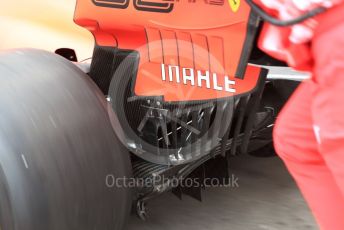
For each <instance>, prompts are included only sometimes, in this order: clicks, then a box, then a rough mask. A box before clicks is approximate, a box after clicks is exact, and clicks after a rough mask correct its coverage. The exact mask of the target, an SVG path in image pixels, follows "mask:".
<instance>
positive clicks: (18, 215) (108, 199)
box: [0, 0, 307, 230]
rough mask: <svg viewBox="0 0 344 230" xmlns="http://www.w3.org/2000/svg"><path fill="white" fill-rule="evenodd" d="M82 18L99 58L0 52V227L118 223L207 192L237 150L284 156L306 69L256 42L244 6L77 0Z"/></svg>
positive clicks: (253, 20)
mask: <svg viewBox="0 0 344 230" xmlns="http://www.w3.org/2000/svg"><path fill="white" fill-rule="evenodd" d="M74 21H75V23H76V24H78V25H80V26H82V27H84V28H86V29H87V30H89V31H90V32H91V33H92V34H93V36H94V38H95V42H96V45H95V48H94V53H93V56H92V60H91V62H90V64H87V63H78V62H77V59H76V54H75V53H74V51H73V50H71V49H59V50H57V51H56V54H53V53H49V52H46V51H41V50H33V49H31V50H30V49H19V50H12V51H3V52H1V53H0V89H1V91H0V115H1V116H0V166H1V167H0V229H4V230H15V229H25V230H40V229H42V230H43V229H82V230H88V229H90V230H91V229H92V230H93V229H102V230H103V229H109V230H110V229H111V230H114V229H115V230H120V229H123V228H124V226H125V222H126V220H127V218H128V216H129V213H130V210H132V209H133V208H134V210H136V212H137V214H138V216H139V217H140V218H142V219H145V218H146V210H145V204H146V203H147V202H148V201H149V199H151V198H153V197H155V196H158V195H160V194H162V193H164V192H168V191H171V192H173V193H174V194H175V195H177V196H178V197H181V196H182V195H183V194H186V195H189V196H192V197H194V198H196V199H198V200H201V198H202V196H201V191H202V189H203V188H204V180H205V178H222V179H224V180H221V181H222V182H223V183H226V179H228V178H229V172H228V162H229V161H230V159H231V157H233V156H235V155H238V154H245V153H249V154H251V155H254V156H258V157H264V156H271V155H273V154H274V151H273V147H272V137H271V133H272V128H273V125H274V121H275V119H276V116H277V114H278V112H279V111H280V109H281V107H282V106H283V104H284V103H285V102H286V100H287V99H288V97H289V96H290V95H291V93H292V92H293V91H294V89H295V88H296V87H297V85H298V84H299V82H300V80H302V79H303V78H305V77H307V76H306V75H304V74H300V73H297V72H294V71H292V70H290V69H288V68H287V67H286V66H285V64H284V63H282V62H279V61H277V60H275V59H273V58H271V57H268V56H266V55H265V54H263V53H262V52H261V51H260V50H259V49H258V48H257V47H256V45H255V44H256V41H257V36H258V35H259V32H260V29H261V24H262V23H261V20H260V18H259V17H258V16H257V15H256V14H255V13H254V12H252V11H251V9H250V7H249V6H248V5H247V4H246V3H245V2H242V1H240V0H229V1H225V0H204V1H203V0H200V1H196V0H188V1H179V0H78V1H77V6H76V10H75V16H74ZM28 36H29V35H28ZM57 54H58V55H57ZM61 56H62V57H61ZM188 178H197V179H198V181H201V183H199V184H197V186H182V185H183V181H185V180H186V179H188ZM148 182H150V183H148ZM152 182H153V183H152ZM175 182H176V183H175Z"/></svg>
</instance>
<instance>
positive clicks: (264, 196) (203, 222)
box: [127, 156, 318, 230]
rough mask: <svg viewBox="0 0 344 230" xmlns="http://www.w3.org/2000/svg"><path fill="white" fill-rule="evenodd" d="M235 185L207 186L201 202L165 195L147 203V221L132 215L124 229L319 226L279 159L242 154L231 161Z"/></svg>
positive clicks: (290, 229) (294, 229)
mask: <svg viewBox="0 0 344 230" xmlns="http://www.w3.org/2000/svg"><path fill="white" fill-rule="evenodd" d="M231 173H233V175H235V176H236V177H238V185H239V187H235V188H208V189H206V190H205V191H203V202H202V203H201V202H199V201H196V200H194V199H192V198H190V197H188V196H184V197H183V200H182V201H181V200H179V199H178V198H177V197H175V196H174V195H172V194H170V193H167V194H164V195H162V196H160V197H158V198H156V199H154V200H152V201H150V202H149V203H148V216H149V218H148V220H147V221H142V220H140V219H138V218H137V217H136V216H135V215H132V216H131V218H130V222H129V226H128V227H127V230H138V229H140V230H190V229H191V230H196V229H197V230H210V229H211V230H311V229H318V227H317V226H316V224H315V221H314V218H313V216H312V214H311V213H310V211H309V208H308V207H307V205H306V204H305V202H304V199H303V198H302V196H301V194H300V192H299V190H298V189H297V187H296V185H295V183H294V181H293V179H292V178H291V177H290V175H289V174H288V172H287V170H286V169H285V167H284V165H283V163H282V162H281V161H280V159H278V158H277V157H275V158H255V157H250V156H241V157H237V158H233V159H232V161H231Z"/></svg>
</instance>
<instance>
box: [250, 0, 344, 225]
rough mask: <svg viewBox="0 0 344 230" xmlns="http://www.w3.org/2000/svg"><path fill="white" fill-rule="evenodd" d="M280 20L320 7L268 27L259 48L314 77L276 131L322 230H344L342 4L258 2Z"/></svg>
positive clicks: (281, 150)
mask: <svg viewBox="0 0 344 230" xmlns="http://www.w3.org/2000/svg"><path fill="white" fill-rule="evenodd" d="M257 4H259V5H260V6H261V7H263V8H264V10H266V11H267V12H269V13H270V14H273V15H274V16H275V17H278V18H279V19H282V20H289V19H292V18H294V17H297V16H300V15H302V14H304V13H306V12H309V10H312V9H315V8H316V7H319V6H322V7H324V8H327V10H326V11H325V12H324V13H321V14H319V15H317V16H315V17H314V18H312V19H309V20H306V21H304V22H302V23H300V24H297V25H293V26H289V27H283V28H280V27H276V26H272V25H269V24H268V23H266V25H265V26H264V29H263V33H262V35H261V37H260V42H259V45H260V47H261V48H262V49H263V50H265V51H266V52H267V53H269V54H271V55H272V56H274V57H276V58H279V59H283V60H285V61H287V62H288V63H289V64H290V65H291V66H292V67H295V68H296V69H299V70H308V71H310V72H311V73H312V78H311V79H310V80H307V81H305V82H303V83H302V84H301V85H300V86H299V88H298V89H297V90H296V92H295V93H294V95H293V96H292V97H291V98H290V100H289V102H288V103H287V104H286V106H285V107H284V109H283V110H282V112H281V113H280V115H279V116H278V119H277V123H276V126H275V129H274V143H275V148H276V151H277V153H278V155H279V156H280V157H281V158H282V159H283V161H284V162H285V164H286V166H287V168H288V170H289V171H290V173H291V174H292V176H293V177H294V179H295V180H296V182H297V184H298V186H299V188H300V189H301V192H302V194H303V196H304V197H305V199H306V201H307V202H308V204H309V206H310V208H311V210H312V212H313V214H314V216H315V218H316V220H317V222H318V224H319V226H320V227H321V229H323V230H343V229H344V1H341V0H338V1H331V0H284V1H283V0H260V1H259V2H257Z"/></svg>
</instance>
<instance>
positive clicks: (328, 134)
mask: <svg viewBox="0 0 344 230" xmlns="http://www.w3.org/2000/svg"><path fill="white" fill-rule="evenodd" d="M343 35H344V22H343V23H341V24H339V25H337V26H336V27H333V28H331V29H330V30H328V31H327V32H326V33H323V34H321V35H319V36H317V37H316V38H315V39H314V45H313V51H314V54H315V60H316V68H315V74H316V80H317V82H318V85H319V87H318V88H317V90H316V92H315V96H314V99H313V104H312V110H313V119H314V124H315V125H317V126H318V130H319V141H318V142H319V151H320V153H321V155H322V157H323V158H324V160H325V162H326V164H327V166H328V168H329V169H330V170H331V172H332V174H333V176H334V178H335V180H336V182H337V185H338V187H339V188H340V189H341V192H342V194H343V196H344V36H343ZM339 202H342V201H338V203H339ZM342 203H344V202H342ZM342 203H341V204H337V205H343V204H342ZM340 227H341V229H344V224H343V225H341V226H340Z"/></svg>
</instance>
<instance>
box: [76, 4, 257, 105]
mask: <svg viewBox="0 0 344 230" xmlns="http://www.w3.org/2000/svg"><path fill="white" fill-rule="evenodd" d="M249 16H250V8H249V6H248V5H247V4H246V3H244V2H241V1H240V0H228V1H227V0H199V1H197V0H149V1H148V0H78V2H77V7H76V12H75V22H76V23H77V24H79V25H80V26H83V27H85V28H87V29H88V30H90V31H91V32H92V33H93V35H94V37H95V39H96V43H97V45H99V46H110V47H118V48H120V49H129V50H136V51H138V52H139V54H140V63H139V67H138V73H137V78H136V82H135V87H134V93H135V94H136V95H137V96H164V99H165V100H166V101H185V100H188V101H189V100H204V99H214V98H222V97H228V96H233V95H238V94H243V93H247V92H250V91H252V90H253V89H254V88H255V86H256V84H257V80H258V77H259V73H260V69H259V68H257V67H253V66H249V67H248V69H247V71H246V75H245V77H244V78H243V76H235V75H236V73H237V70H238V66H239V63H240V58H241V56H242V53H243V48H244V44H245V39H246V36H247V35H248V34H247V33H248V21H249ZM236 77H241V79H239V78H236Z"/></svg>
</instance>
